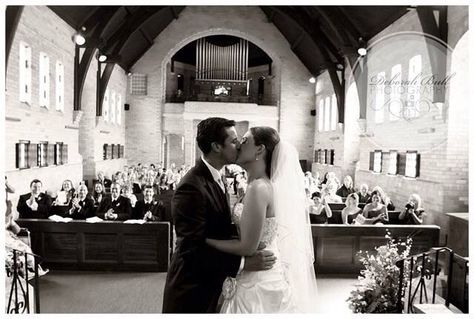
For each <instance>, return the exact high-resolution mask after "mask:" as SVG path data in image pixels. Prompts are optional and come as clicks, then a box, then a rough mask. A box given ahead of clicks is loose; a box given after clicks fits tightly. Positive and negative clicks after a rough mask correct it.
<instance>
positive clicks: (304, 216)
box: [271, 141, 317, 313]
mask: <svg viewBox="0 0 474 319" xmlns="http://www.w3.org/2000/svg"><path fill="white" fill-rule="evenodd" d="M271 182H272V186H273V199H274V206H273V207H274V210H275V216H276V218H277V222H278V247H279V249H280V259H281V261H282V264H283V265H284V267H285V269H286V273H287V278H288V281H289V283H290V286H291V289H292V293H293V297H294V298H295V301H296V303H297V305H298V309H299V310H300V311H301V312H305V313H306V312H315V310H316V309H315V304H316V300H317V299H316V298H317V286H316V276H315V272H314V247H313V237H312V233H311V223H310V220H309V213H308V205H307V198H306V193H305V188H304V173H303V171H302V169H301V166H300V163H299V156H298V151H297V150H296V148H295V147H294V146H293V145H291V144H289V143H287V142H285V141H280V142H279V143H278V144H277V146H276V147H275V149H274V151H273V156H272V162H271Z"/></svg>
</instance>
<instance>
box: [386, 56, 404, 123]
mask: <svg viewBox="0 0 474 319" xmlns="http://www.w3.org/2000/svg"><path fill="white" fill-rule="evenodd" d="M390 80H391V81H392V85H391V86H390V100H389V103H388V105H387V107H388V114H389V120H390V121H396V120H398V119H399V118H400V110H401V106H402V101H401V99H400V89H401V81H402V65H401V64H396V65H394V66H393V67H392V71H391V73H390Z"/></svg>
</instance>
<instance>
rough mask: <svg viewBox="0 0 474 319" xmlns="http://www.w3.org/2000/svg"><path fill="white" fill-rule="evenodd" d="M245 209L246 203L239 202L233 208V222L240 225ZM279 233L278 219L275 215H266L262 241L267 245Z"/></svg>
mask: <svg viewBox="0 0 474 319" xmlns="http://www.w3.org/2000/svg"><path fill="white" fill-rule="evenodd" d="M243 210H244V204H242V203H237V204H235V206H234V209H233V210H232V215H231V217H232V222H233V223H234V224H235V225H236V226H237V227H239V226H240V219H241V218H242V212H243ZM276 235H277V220H276V218H275V217H266V218H265V221H264V224H263V229H262V237H261V239H260V242H262V243H264V244H265V245H266V246H267V247H268V246H269V245H270V244H271V243H272V242H273V241H274V239H275V238H276Z"/></svg>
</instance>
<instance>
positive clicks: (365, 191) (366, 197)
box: [357, 184, 370, 204]
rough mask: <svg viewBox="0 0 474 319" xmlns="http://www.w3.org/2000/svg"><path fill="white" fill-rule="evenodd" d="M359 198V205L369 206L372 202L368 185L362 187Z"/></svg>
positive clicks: (358, 193)
mask: <svg viewBox="0 0 474 319" xmlns="http://www.w3.org/2000/svg"><path fill="white" fill-rule="evenodd" d="M357 196H359V203H362V204H367V203H368V202H369V201H370V194H369V186H368V185H367V184H362V185H360V190H359V191H358V192H357Z"/></svg>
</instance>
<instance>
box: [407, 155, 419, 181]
mask: <svg viewBox="0 0 474 319" xmlns="http://www.w3.org/2000/svg"><path fill="white" fill-rule="evenodd" d="M405 165H406V166H405V176H407V177H418V176H420V155H419V154H418V152H416V151H407V158H406V164H405Z"/></svg>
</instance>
